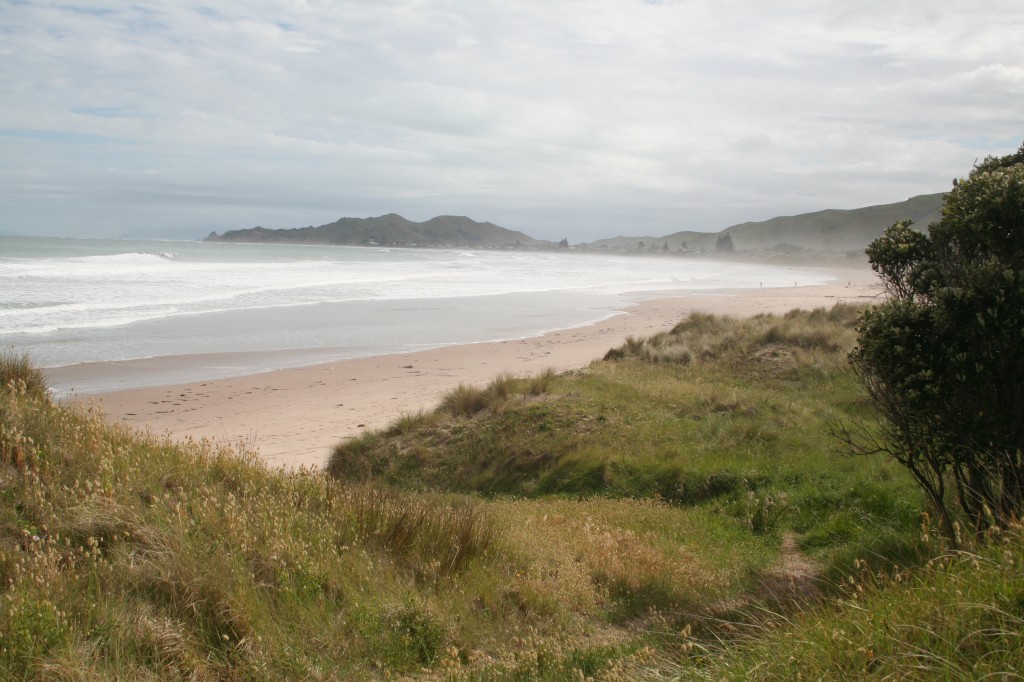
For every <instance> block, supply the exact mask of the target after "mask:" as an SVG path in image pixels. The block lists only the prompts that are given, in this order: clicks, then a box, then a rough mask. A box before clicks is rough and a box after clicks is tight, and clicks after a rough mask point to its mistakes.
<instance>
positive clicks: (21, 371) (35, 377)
mask: <svg viewBox="0 0 1024 682" xmlns="http://www.w3.org/2000/svg"><path fill="white" fill-rule="evenodd" d="M12 382H13V383H14V385H15V386H17V387H20V388H22V389H24V390H25V391H27V392H29V393H31V394H33V395H45V394H46V391H47V388H48V386H47V383H46V377H45V376H44V375H43V372H42V370H40V369H39V368H38V367H35V366H34V365H33V364H32V362H31V360H29V357H28V354H26V353H21V354H19V353H15V352H14V351H13V350H0V385H3V386H8V385H10V384H11V383H12ZM12 388H14V386H12Z"/></svg>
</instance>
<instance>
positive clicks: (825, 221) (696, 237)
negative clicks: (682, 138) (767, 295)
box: [587, 192, 944, 251]
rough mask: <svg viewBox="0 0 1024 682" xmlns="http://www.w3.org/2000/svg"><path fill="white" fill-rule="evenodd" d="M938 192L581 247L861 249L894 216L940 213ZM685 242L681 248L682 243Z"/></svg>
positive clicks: (920, 221) (921, 222) (922, 217)
mask: <svg viewBox="0 0 1024 682" xmlns="http://www.w3.org/2000/svg"><path fill="white" fill-rule="evenodd" d="M943 196H944V195H943V194H942V193H941V192H940V193H938V194H923V195H921V196H916V197H912V198H910V199H907V200H906V201H901V202H898V203H895V204H882V205H879V206H868V207H866V208H855V209H850V210H839V209H828V210H825V211H816V212H814V213H803V214H801V215H796V216H781V217H778V218H772V219H770V220H763V221H760V222H750V223H740V224H738V225H732V226H730V227H727V228H725V229H724V230H722V231H720V232H692V231H684V232H676V233H673V234H670V235H666V236H664V237H614V238H612V239H601V240H599V241H595V242H591V243H590V244H588V245H587V247H588V248H591V249H602V248H603V249H612V250H617V251H658V250H664V249H665V245H667V246H668V249H669V250H671V251H678V250H679V249H680V248H685V249H687V250H689V251H701V250H704V251H714V250H715V246H716V244H717V243H718V240H719V238H720V237H722V236H724V235H726V234H728V235H729V237H730V239H731V241H732V244H733V247H734V248H735V250H736V251H753V250H772V251H799V250H814V251H863V250H864V248H865V247H867V245H868V244H870V243H871V241H872V240H874V239H875V238H876V237H878V236H879V235H881V234H882V231H883V230H885V228H887V227H889V226H890V225H892V224H893V223H894V222H896V221H897V220H903V219H906V218H910V219H912V220H913V221H914V226H915V227H916V228H918V229H919V230H925V229H927V227H928V225H929V224H930V223H933V222H936V221H938V220H939V218H941V217H942V198H943ZM684 244H685V246H684Z"/></svg>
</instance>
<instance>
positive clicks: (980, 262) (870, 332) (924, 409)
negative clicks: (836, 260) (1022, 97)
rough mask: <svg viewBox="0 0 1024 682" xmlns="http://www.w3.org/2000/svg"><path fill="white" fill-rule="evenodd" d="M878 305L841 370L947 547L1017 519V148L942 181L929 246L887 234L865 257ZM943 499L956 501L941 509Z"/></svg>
mask: <svg viewBox="0 0 1024 682" xmlns="http://www.w3.org/2000/svg"><path fill="white" fill-rule="evenodd" d="M867 254H868V258H869V260H870V261H871V267H872V268H873V269H874V270H875V271H876V272H877V273H878V274H879V276H880V277H881V279H882V282H883V284H884V286H885V290H886V294H887V300H886V301H885V303H882V304H881V305H879V306H876V307H875V308H874V309H872V310H869V311H867V312H866V313H864V315H863V317H862V318H861V322H860V327H859V329H858V331H859V339H858V345H857V347H856V348H855V349H854V351H853V352H852V353H851V356H850V359H851V361H852V363H853V367H854V369H855V371H856V372H857V375H858V377H859V378H860V381H861V383H862V384H863V385H864V387H865V388H866V389H867V392H868V394H869V395H870V396H871V398H872V400H873V401H874V403H875V405H876V406H877V408H878V410H879V412H880V414H881V416H882V428H881V430H880V436H879V437H878V438H875V439H865V438H863V437H862V436H858V437H854V436H852V435H851V433H850V432H849V431H848V430H843V433H842V435H843V437H844V439H845V440H847V442H849V443H850V444H851V445H853V446H854V448H855V451H858V452H862V453H863V452H877V451H884V452H888V453H890V454H891V455H892V456H893V457H894V458H895V459H896V460H897V461H898V462H899V463H900V464H902V465H903V466H905V467H906V468H907V469H908V470H909V471H910V473H911V474H912V475H913V476H914V478H915V480H916V481H917V482H918V484H919V485H920V486H921V488H922V490H924V492H925V494H926V495H927V497H928V499H929V501H930V502H931V503H932V506H933V507H934V508H935V511H936V512H937V514H938V517H939V521H940V523H941V525H942V527H943V529H944V531H945V532H946V533H947V534H948V535H949V536H950V537H951V538H955V532H954V518H955V506H954V505H955V504H958V505H959V507H960V509H961V511H962V512H963V513H964V514H966V515H967V517H968V518H969V519H970V521H971V523H972V525H973V526H974V528H975V530H977V531H978V532H980V531H982V530H984V529H985V528H987V527H988V526H991V525H993V524H995V525H999V526H1005V525H1007V524H1009V523H1011V522H1012V521H1013V520H1015V519H1018V518H1019V517H1020V515H1021V512H1022V511H1024V455H1022V452H1024V145H1022V146H1021V149H1020V150H1019V151H1018V152H1017V153H1016V154H1012V155H1009V156H1005V157H1001V158H988V159H986V160H985V161H984V162H983V163H981V164H980V165H978V166H976V167H975V168H974V170H973V171H972V172H971V174H970V176H969V177H968V178H967V179H966V180H960V181H954V183H953V189H952V191H951V192H949V193H948V194H947V195H946V198H945V203H944V206H943V209H942V219H941V220H940V221H939V222H938V223H935V224H933V225H931V226H930V228H929V232H928V234H922V233H920V232H916V231H914V230H913V229H912V228H911V226H910V222H909V221H902V222H898V223H895V224H894V225H893V226H892V227H890V228H889V229H888V230H886V232H885V233H884V234H883V235H882V236H881V237H880V238H879V239H876V240H875V241H874V242H872V243H871V245H870V246H869V247H868V249H867ZM954 499H955V501H956V502H955V503H954V502H953V500H954Z"/></svg>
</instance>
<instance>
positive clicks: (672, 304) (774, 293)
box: [66, 268, 881, 467]
mask: <svg viewBox="0 0 1024 682" xmlns="http://www.w3.org/2000/svg"><path fill="white" fill-rule="evenodd" d="M825 270H827V271H828V272H829V274H831V275H833V276H834V277H836V279H837V281H836V282H835V283H832V284H822V285H809V286H800V287H780V288H767V289H736V290H725V291H717V292H699V293H694V292H680V293H678V294H672V293H668V294H666V295H664V296H659V297H658V298H653V299H650V300H645V301H643V302H640V303H638V304H636V305H633V306H631V307H629V308H627V309H626V310H625V311H624V312H622V313H621V314H618V315H615V316H613V317H611V318H608V319H605V320H603V321H600V322H597V323H594V324H591V325H587V326H583V327H577V328H572V329H564V330H561V331H555V332H549V333H547V334H544V335H542V336H537V337H533V338H527V339H519V340H513V341H496V342H487V343H476V344H468V345H455V346H446V347H442V348H436V349H432V350H424V351H418V352H413V353H401V354H395V355H381V356H373V357H366V358H357V359H352V360H340V361H335V362H327V363H321V364H315V365H310V366H306V367H300V368H294V369H282V370H275V371H271V372H264V373H260V374H249V375H245V376H238V377H231V378H224V379H216V380H210V381H197V382H192V383H181V384H176V385H170V386H160V387H152V388H134V389H128V390H121V391H116V392H107V393H97V394H93V395H89V396H84V397H80V396H76V395H75V394H74V393H72V394H71V395H70V396H68V397H67V398H66V399H69V400H76V399H82V400H85V399H87V400H90V401H92V402H95V403H96V404H98V405H100V406H101V407H102V409H103V411H104V413H105V414H106V416H107V419H108V420H109V421H111V422H126V423H130V424H133V425H136V426H139V427H141V428H149V429H151V431H152V432H153V433H154V434H158V435H161V434H163V435H167V436H169V437H170V438H171V439H174V440H180V439H184V438H193V439H197V440H198V439H200V438H204V437H205V438H209V439H212V440H214V441H215V442H223V443H227V444H236V443H239V442H241V443H244V444H246V445H248V446H252V447H254V448H255V449H257V450H258V451H259V454H260V456H261V457H262V458H263V459H264V460H265V461H266V462H267V463H268V464H270V465H271V466H285V467H299V466H307V467H319V466H321V465H323V464H324V463H325V462H326V460H327V457H328V456H329V454H330V450H331V448H332V447H333V446H334V445H335V444H336V443H338V442H339V441H341V440H343V439H344V438H346V437H350V436H354V435H358V434H359V433H360V432H362V431H363V430H365V429H375V428H381V427H383V426H385V425H386V424H387V423H388V422H390V421H391V420H393V419H394V418H396V417H398V416H399V415H400V414H402V413H408V412H415V411H418V410H428V409H432V408H433V407H434V406H435V405H436V404H437V403H438V401H439V400H440V398H441V397H442V396H443V395H444V394H445V393H446V392H448V391H449V390H451V389H452V388H454V387H456V386H457V385H459V384H460V383H464V384H476V385H481V384H485V383H487V382H488V381H490V380H491V379H492V378H494V377H495V376H496V375H498V374H500V373H503V372H507V373H512V374H519V375H529V374H535V373H538V372H541V371H543V370H545V369H547V368H552V369H554V370H556V371H566V370H571V369H577V368H581V367H585V366H587V365H588V364H590V362H592V361H594V360H598V359H600V358H601V357H603V355H604V354H605V352H607V350H608V349H610V348H613V347H615V346H618V345H621V344H622V343H623V342H624V341H625V338H626V337H627V336H630V335H633V336H650V335H652V334H654V333H657V332H658V331H663V330H667V329H670V328H671V327H672V326H674V325H675V324H676V323H677V322H679V321H680V320H681V319H682V318H683V317H685V316H686V315H688V314H689V313H690V312H692V311H695V310H701V311H705V312H711V313H716V314H723V315H734V316H739V317H743V316H749V315H754V314H757V313H783V312H787V311H789V310H791V309H793V308H816V307H822V306H825V307H830V306H832V305H833V304H835V303H839V302H849V303H868V302H871V301H874V300H876V299H877V297H878V296H879V295H880V291H881V288H880V284H879V283H878V279H877V277H876V276H875V274H874V273H873V272H871V271H870V270H868V269H867V268H865V269H863V270H862V269H857V270H846V269H843V270H838V269H828V268H825ZM160 361H161V362H162V363H164V364H165V365H166V367H167V370H168V371H169V372H173V371H174V368H175V366H176V365H177V366H180V367H184V365H185V363H187V362H188V359H187V357H169V358H161V359H160ZM105 364H106V363H92V364H91V365H89V366H88V367H87V368H84V369H82V370H81V371H89V372H99V373H102V372H103V371H104V365H105Z"/></svg>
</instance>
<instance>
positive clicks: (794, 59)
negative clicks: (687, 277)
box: [0, 0, 1024, 240]
mask: <svg viewBox="0 0 1024 682" xmlns="http://www.w3.org/2000/svg"><path fill="white" fill-rule="evenodd" d="M1022 30H1024V10H1022V9H1019V8H1018V6H1017V4H1016V3H1011V2H995V1H982V0H975V1H974V2H966V3H960V4H959V5H958V6H956V7H955V8H946V7H943V8H942V9H941V11H940V10H938V9H936V8H935V6H934V5H933V3H924V2H908V3H891V2H885V3H883V2H877V1H871V2H864V3H857V4H852V3H844V2H834V3H800V4H797V3H775V2H753V1H752V0H724V1H718V2H713V1H712V0H691V1H687V2H681V1H680V2H671V1H665V2H660V3H648V2H641V1H640V0H571V1H552V2H540V1H532V2H523V3H507V2H498V1H497V0H476V1H473V2H470V1H469V0H448V1H441V0H436V1H435V0H391V1H379V2H374V3H364V2H337V3H318V2H312V1H307V2H294V3H292V2H288V3H286V2H274V1H271V0H254V1H252V2H241V1H231V2H218V3H216V4H213V5H210V6H209V7H208V8H201V7H195V6H186V5H175V4H168V3H156V2H153V1H152V0H142V1H141V2H137V3H134V4H132V5H125V4H123V3H117V2H113V1H112V0H98V1H96V2H81V3H77V4H75V5H72V6H68V5H57V4H48V3H36V2H33V3H17V2H9V3H8V4H7V6H6V8H5V10H4V12H3V13H2V14H0V38H2V40H0V181H2V183H3V188H2V189H0V208H2V210H0V231H22V232H30V233H40V234H42V233H69V232H71V231H73V230H79V231H81V232H83V233H90V232H91V233H102V232H104V231H106V232H108V233H109V232H117V231H123V230H128V229H137V228H139V227H142V226H143V225H140V223H145V225H144V226H145V227H174V228H180V227H183V226H188V225H189V224H192V223H194V224H195V225H196V228H197V232H198V231H205V230H208V229H228V228H234V227H244V226H247V225H251V224H256V223H261V224H264V225H271V224H273V225H281V226H295V225H304V224H309V223H318V222H326V221H329V220H333V219H335V218H337V217H340V216H341V215H377V214H381V213H385V212H390V211H399V212H402V213H404V214H406V215H408V216H409V217H410V218H414V219H425V218H428V217H431V216H432V215H435V214H438V213H467V214H470V215H472V216H473V217H475V218H477V219H481V220H492V221H495V222H498V223H500V224H506V225H508V226H509V227H514V228H517V229H523V230H525V231H527V232H529V233H531V234H535V235H537V236H544V237H554V238H558V237H560V236H562V234H563V233H567V234H569V235H570V237H571V238H573V239H577V240H578V239H587V238H593V237H599V236H604V235H606V234H609V233H611V232H616V231H618V232H629V231H635V232H638V233H639V232H647V233H668V232H672V231H675V230H679V229H687V228H697V229H718V228H721V227H724V226H725V225H728V224H729V223H730V222H735V221H739V220H747V219H760V218H766V217H770V216H772V215H776V214H779V213H798V212H802V211H811V210H818V209H821V208H826V207H854V206H860V205H867V204H871V203H881V202H887V201H897V200H900V199H903V198H906V197H907V196H910V195H912V194H919V193H925V192H935V191H942V190H945V189H947V188H948V186H949V181H950V179H951V178H952V177H954V176H959V175H965V174H966V173H967V172H968V171H969V170H970V164H971V163H972V162H973V161H974V160H975V159H976V158H981V157H983V156H985V155H987V154H1001V153H1006V152H1008V151H1012V150H1013V149H1016V147H1017V146H1018V145H1019V144H1020V142H1021V139H1022V138H1024V135H1022V131H1021V127H1020V116H1019V112H1020V111H1022V110H1024V70H1022V67H1021V65H1024V45H1022V43H1024V41H1020V40H1019V36H1020V35H1021V32H1022Z"/></svg>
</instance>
